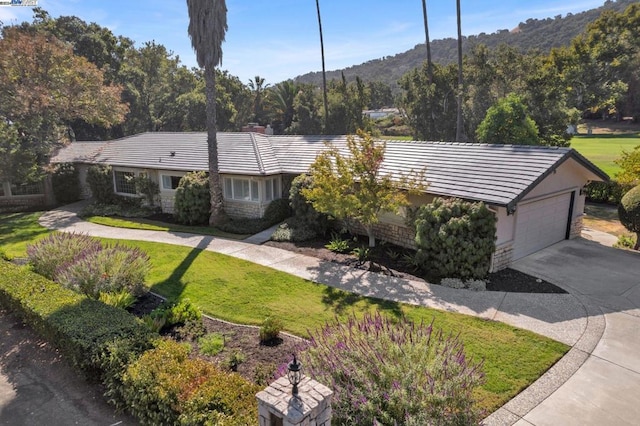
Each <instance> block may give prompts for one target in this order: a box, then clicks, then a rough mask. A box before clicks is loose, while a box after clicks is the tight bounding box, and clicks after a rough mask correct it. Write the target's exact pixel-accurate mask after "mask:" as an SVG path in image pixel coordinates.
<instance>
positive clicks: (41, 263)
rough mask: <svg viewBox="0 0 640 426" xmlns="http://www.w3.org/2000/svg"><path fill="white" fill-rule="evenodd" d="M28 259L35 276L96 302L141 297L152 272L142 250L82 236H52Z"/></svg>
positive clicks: (30, 252) (37, 245) (32, 248)
mask: <svg viewBox="0 0 640 426" xmlns="http://www.w3.org/2000/svg"><path fill="white" fill-rule="evenodd" d="M27 255H28V257H29V262H30V263H31V265H32V266H33V269H34V271H35V272H37V273H39V274H41V275H44V276H45V277H47V278H49V279H52V280H54V281H57V282H59V283H60V284H62V285H63V286H65V287H67V288H70V289H72V290H75V291H77V292H80V293H84V294H86V295H87V296H89V297H92V298H96V299H97V298H99V296H100V294H102V293H119V292H122V291H126V292H128V293H130V294H131V295H133V296H138V295H140V294H141V293H142V292H143V290H144V280H145V277H146V275H147V274H148V272H149V269H150V263H149V256H148V255H147V254H146V253H145V252H143V251H142V250H140V249H137V248H130V247H125V246H122V245H118V244H116V245H103V244H102V243H101V242H100V241H99V240H96V239H93V238H91V237H89V236H86V235H82V234H66V233H54V234H51V235H50V236H49V237H47V238H45V239H43V240H40V241H38V242H37V243H35V244H32V245H30V246H28V247H27Z"/></svg>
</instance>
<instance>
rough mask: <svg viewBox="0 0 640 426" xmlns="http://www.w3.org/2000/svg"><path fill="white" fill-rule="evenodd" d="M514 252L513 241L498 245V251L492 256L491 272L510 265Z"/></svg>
mask: <svg viewBox="0 0 640 426" xmlns="http://www.w3.org/2000/svg"><path fill="white" fill-rule="evenodd" d="M512 254H513V242H508V243H504V244H501V245H500V246H499V247H496V251H495V252H493V256H491V269H489V272H497V271H500V270H501V269H504V268H506V267H507V266H509V264H510V263H511V256H512Z"/></svg>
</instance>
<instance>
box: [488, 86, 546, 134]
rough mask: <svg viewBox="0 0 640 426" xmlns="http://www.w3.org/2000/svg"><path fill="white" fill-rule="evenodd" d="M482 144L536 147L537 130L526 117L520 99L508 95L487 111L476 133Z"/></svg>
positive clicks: (524, 108)
mask: <svg viewBox="0 0 640 426" xmlns="http://www.w3.org/2000/svg"><path fill="white" fill-rule="evenodd" d="M476 137H477V138H478V141H480V142H483V143H498V144H517V145H537V144H538V143H539V142H540V140H539V138H538V128H537V127H536V123H535V122H534V121H533V120H532V119H531V118H530V117H529V116H528V115H527V109H526V107H525V105H524V104H523V102H522V99H521V98H520V97H519V96H517V95H515V94H510V95H509V96H507V97H506V98H504V99H502V100H501V101H498V103H497V104H496V105H494V106H492V107H491V108H489V111H487V116H486V117H485V119H484V120H483V121H482V123H480V126H478V130H477V131H476Z"/></svg>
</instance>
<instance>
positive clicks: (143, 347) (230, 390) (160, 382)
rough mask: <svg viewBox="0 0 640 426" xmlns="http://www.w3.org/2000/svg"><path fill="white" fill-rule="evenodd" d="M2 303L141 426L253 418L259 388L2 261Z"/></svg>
mask: <svg viewBox="0 0 640 426" xmlns="http://www.w3.org/2000/svg"><path fill="white" fill-rule="evenodd" d="M0 277H1V278H0V304H1V305H3V306H5V307H7V308H9V309H10V310H12V311H14V312H16V313H17V314H18V315H20V316H21V317H22V318H23V319H24V321H25V322H27V323H28V324H29V325H30V326H31V327H32V328H34V329H35V330H36V331H37V332H38V333H39V334H41V335H42V336H43V337H44V338H45V339H47V340H48V341H50V342H52V343H53V344H54V345H55V346H56V347H58V348H59V349H60V350H61V352H62V353H63V355H64V356H66V357H67V358H68V359H69V361H70V362H71V363H72V364H74V365H75V366H77V367H79V368H80V369H81V370H82V371H83V372H84V373H85V375H86V376H87V377H88V378H90V379H92V380H96V381H100V382H101V383H103V384H104V386H105V389H106V396H107V397H108V398H109V402H111V403H113V404H114V405H116V406H117V407H118V408H120V409H125V410H127V411H129V412H130V413H131V414H133V415H134V416H135V417H136V418H137V419H138V420H139V421H140V422H141V423H142V424H167V425H170V424H181V425H191V424H217V425H229V426H232V425H233V426H236V425H244V424H251V423H253V421H254V419H255V418H256V416H257V411H256V410H257V406H256V400H255V394H256V392H257V391H258V390H260V389H259V387H258V386H256V385H254V384H252V383H250V382H248V381H246V380H245V379H243V378H242V377H240V376H238V375H237V374H232V373H226V372H223V371H220V370H219V369H218V368H217V367H215V366H214V365H213V364H210V363H208V362H205V361H203V360H198V359H190V358H189V357H187V354H188V349H187V348H186V347H184V346H181V345H179V344H177V343H175V342H171V341H162V340H160V339H159V336H158V335H157V334H156V333H153V332H151V331H150V330H149V329H148V328H147V327H146V326H144V325H143V323H142V321H140V320H138V319H137V318H136V317H134V316H133V315H131V314H129V313H128V312H127V311H125V310H123V309H119V308H115V307H112V306H109V305H106V304H104V303H102V302H100V301H98V300H95V299H90V298H88V297H86V296H84V295H81V294H79V293H76V292H74V291H72V290H69V289H66V288H64V287H62V286H61V285H60V284H58V283H55V282H53V281H50V280H48V279H47V278H44V277H43V276H41V275H39V274H36V273H35V272H33V271H31V270H30V269H29V268H27V267H20V266H17V265H14V264H12V263H10V262H8V261H5V260H0Z"/></svg>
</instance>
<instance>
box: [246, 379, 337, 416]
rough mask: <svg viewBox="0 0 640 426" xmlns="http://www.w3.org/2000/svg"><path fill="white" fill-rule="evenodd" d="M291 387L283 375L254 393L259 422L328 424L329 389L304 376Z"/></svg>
mask: <svg viewBox="0 0 640 426" xmlns="http://www.w3.org/2000/svg"><path fill="white" fill-rule="evenodd" d="M292 388H293V386H291V383H289V380H288V379H287V377H286V376H284V377H280V378H279V379H278V380H276V381H275V382H273V383H271V385H269V387H267V388H266V389H265V390H263V391H260V392H258V393H257V394H256V398H257V399H258V424H259V425H260V426H331V397H332V395H333V392H332V391H331V389H329V388H328V387H326V386H325V385H323V384H321V383H318V382H316V381H315V380H313V379H311V378H309V377H306V376H304V377H303V378H302V380H301V381H300V384H299V385H298V395H293V394H292V393H291V391H292Z"/></svg>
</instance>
